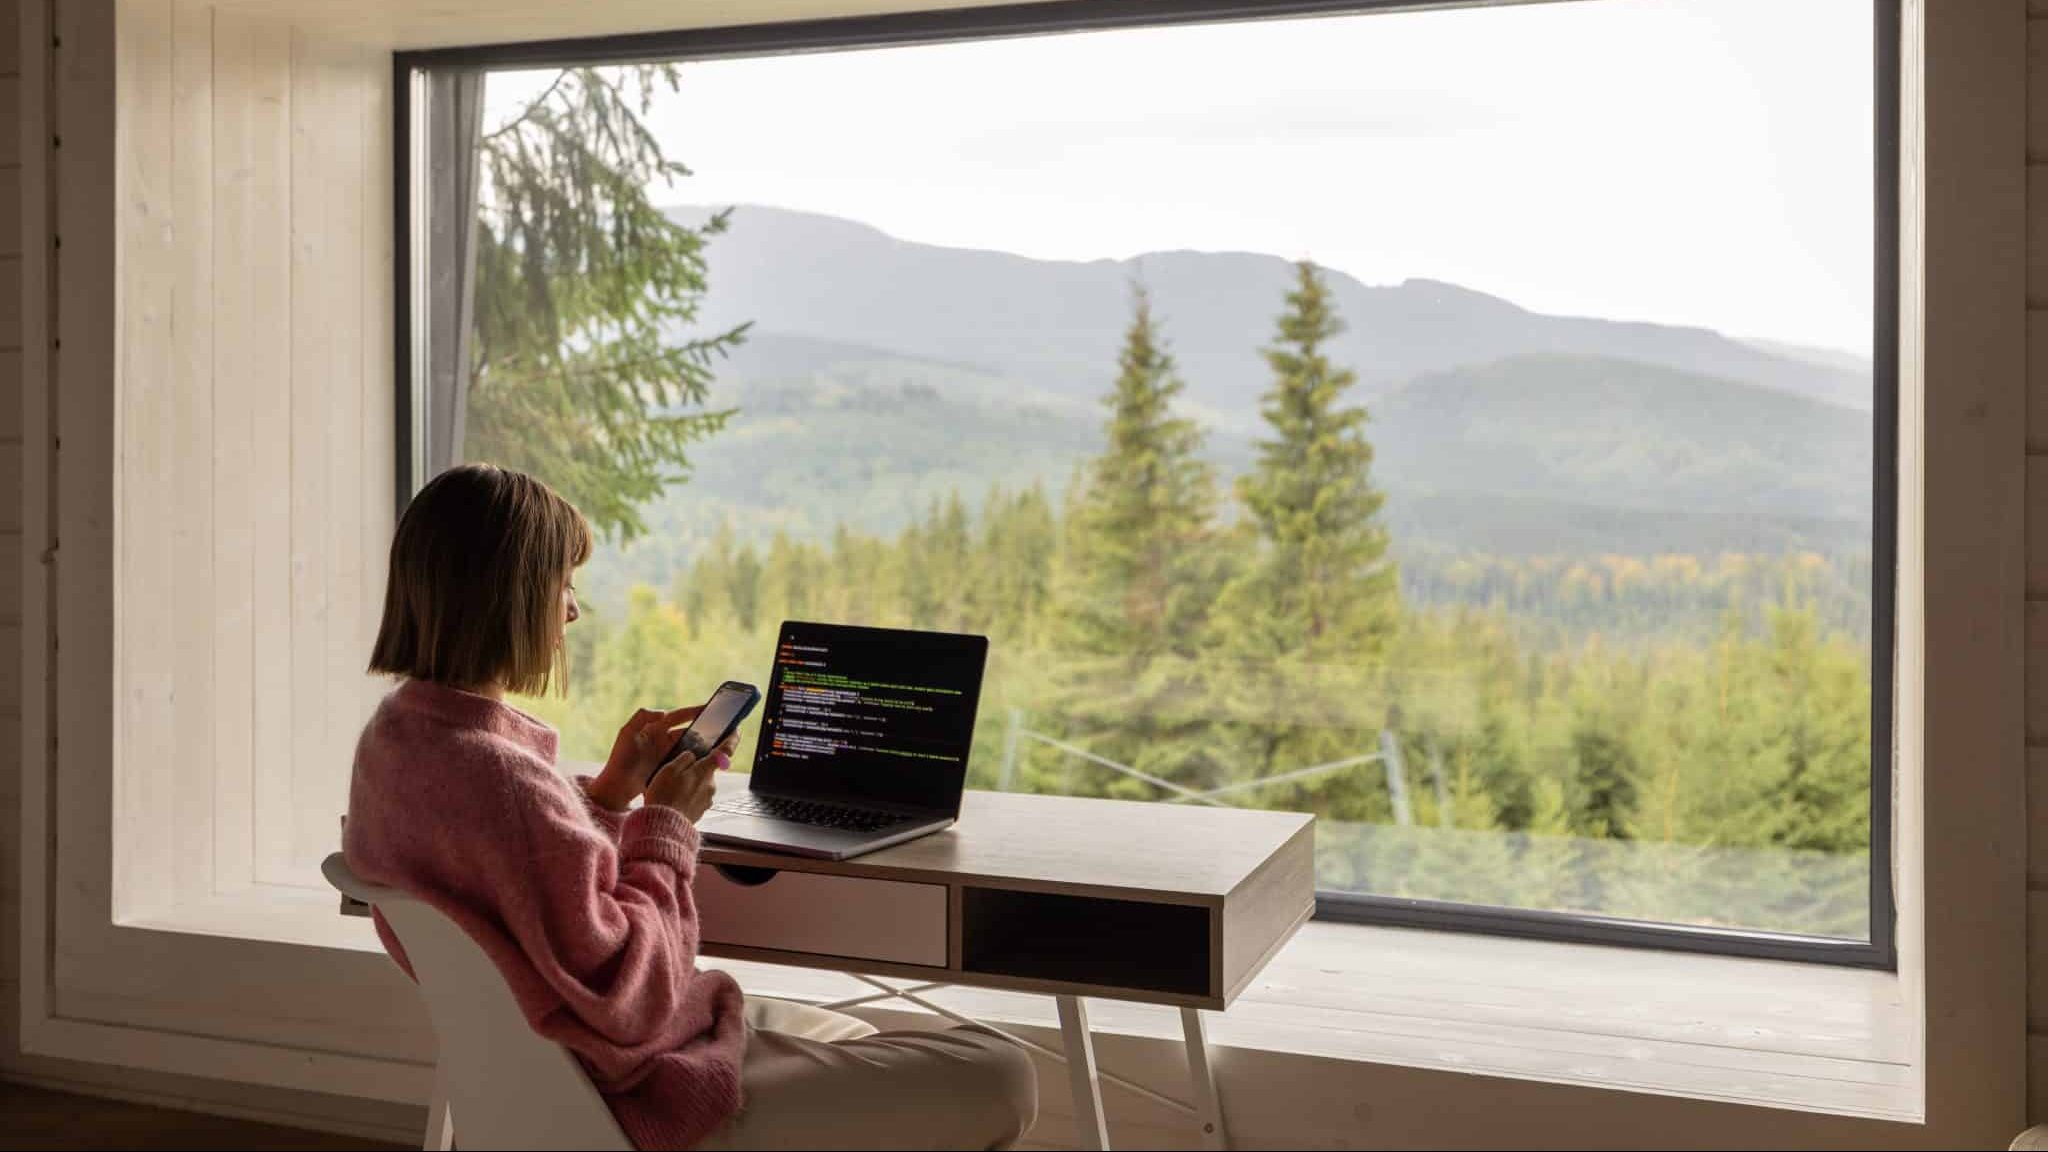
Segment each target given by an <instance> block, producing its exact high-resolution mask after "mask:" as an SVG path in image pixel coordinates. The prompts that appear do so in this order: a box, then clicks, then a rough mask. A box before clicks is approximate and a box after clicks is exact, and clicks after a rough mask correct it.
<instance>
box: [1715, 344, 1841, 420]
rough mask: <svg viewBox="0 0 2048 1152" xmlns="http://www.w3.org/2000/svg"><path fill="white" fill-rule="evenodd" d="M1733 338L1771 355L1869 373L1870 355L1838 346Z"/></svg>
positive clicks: (1826, 366) (1825, 366)
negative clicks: (1823, 346)
mask: <svg viewBox="0 0 2048 1152" xmlns="http://www.w3.org/2000/svg"><path fill="white" fill-rule="evenodd" d="M1735 339H1737V340H1740V341H1741V342H1742V343H1744V344H1747V345H1749V346H1750V347H1752V348H1755V349H1757V350H1758V351H1760V352H1768V353H1770V354H1771V355H1773V356H1783V357H1785V358H1787V359H1790V360H1804V361H1806V362H1807V363H1809V364H1819V365H1821V366H1822V367H1824V368H1836V369H1840V370H1842V371H1844V372H1849V373H1853V374H1856V375H1859V376H1863V377H1865V378H1868V377H1869V376H1870V374H1871V369H1870V357H1868V356H1862V355H1858V354H1857V353H1854V352H1844V351H1842V350H1841V349H1839V348H1815V347H1813V346H1812V345H1810V344H1788V343H1786V342H1785V341H1783V340H1766V339H1764V338H1763V337H1761V336H1738V337H1735ZM1862 403H1863V404H1865V405H1868V404H1869V403H1870V401H1869V400H1868V399H1867V398H1866V399H1864V400H1863V401H1862Z"/></svg>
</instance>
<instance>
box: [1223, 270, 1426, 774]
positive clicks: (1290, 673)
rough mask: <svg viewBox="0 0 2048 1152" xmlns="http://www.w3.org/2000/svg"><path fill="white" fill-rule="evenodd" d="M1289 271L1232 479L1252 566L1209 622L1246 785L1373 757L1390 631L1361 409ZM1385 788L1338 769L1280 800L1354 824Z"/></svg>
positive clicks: (1316, 284) (1304, 285) (1314, 278)
mask: <svg viewBox="0 0 2048 1152" xmlns="http://www.w3.org/2000/svg"><path fill="white" fill-rule="evenodd" d="M1295 272H1296V275H1295V284H1294V288H1293V290H1292V291H1290V292H1289V293H1288V294H1287V302H1286V308H1285V310H1284V311H1283V312H1282V313H1281V315H1280V317H1279V320H1278V324H1277V333H1276V338H1275V340H1274V342H1273V344H1272V345H1271V346H1269V347H1268V348H1266V349H1265V358H1266V363H1267V365H1268V367H1270V368H1271V369H1272V373H1273V383H1272V386H1271V387H1270V388H1269V389H1268V391H1267V392H1266V395H1265V398H1264V402H1263V404H1262V405H1261V409H1260V411H1261V414H1262V415H1263V416H1264V418H1265V421H1266V424H1267V425H1268V427H1269V428H1270V429H1271V433H1272V434H1271V436H1270V438H1268V439H1266V440H1263V441H1261V442H1260V443H1259V446H1258V457H1257V461H1256V463H1255V465H1254V467H1253V469H1252V470H1251V471H1250V472H1248V473H1247V474H1245V475H1243V476H1241V477H1239V478H1238V483H1237V493H1238V500H1239V502H1240V503H1241V504H1242V505H1243V507H1244V510H1245V513H1246V516H1245V528H1244V532H1245V534H1246V535H1248V536H1251V537H1253V539H1254V543H1252V544H1251V545H1250V547H1251V548H1252V550H1254V551H1255V553H1256V556H1257V559H1256V561H1255V562H1254V563H1253V564H1251V565H1250V566H1249V567H1248V568H1247V569H1246V570H1245V571H1243V572H1242V573H1240V574H1239V575H1237V576H1236V577H1235V578H1234V579H1232V580H1231V581H1230V583H1229V584H1228V585H1227V586H1226V587H1225V588H1224V590H1223V593H1222V595H1221V596H1220V597H1219V598H1218V601H1217V604H1216V609H1215V612H1214V613H1213V615H1212V618H1211V630H1210V635H1211V637H1212V641H1213V643H1214V644H1215V645H1216V648H1217V651H1218V656H1219V659H1218V660H1217V661H1215V662H1214V663H1213V665H1212V667H1213V669H1214V671H1215V673H1217V674H1220V675H1223V676H1225V677H1227V678H1228V682H1227V683H1223V684H1219V685H1217V686H1216V687H1215V689H1214V695H1215V696H1216V697H1217V699H1218V700H1219V701H1221V707H1222V709H1223V712H1224V714H1225V715H1227V716H1228V717H1230V719H1231V721H1232V723H1231V724H1230V725H1229V732H1230V739H1229V740H1228V741H1227V742H1226V744H1225V745H1224V746H1225V747H1227V749H1228V751H1227V754H1228V755H1229V756H1230V757H1231V758H1232V759H1233V761H1234V762H1235V764H1236V771H1237V772H1238V774H1240V775H1242V776H1245V777H1253V776H1263V775H1270V774H1273V773H1277V772H1282V771H1287V770H1291V769H1295V768H1304V767H1308V766H1310V765H1313V764H1317V763H1322V762H1326V761H1331V760H1337V759H1341V758H1343V757H1345V756H1347V755H1362V754H1366V753H1369V752H1371V751H1372V750H1373V748H1374V746H1375V740H1376V734H1377V730H1378V728H1379V727H1380V725H1381V724H1382V723H1383V722H1384V721H1385V718H1386V709H1387V707H1388V705H1389V703H1390V699H1389V697H1388V695H1387V691H1386V686H1385V685H1384V683H1383V682H1382V680H1383V677H1382V676H1381V675H1380V673H1381V672H1382V671H1383V669H1382V665H1383V656H1384V653H1385V651H1386V649H1387V646H1388V644H1389V642H1390V641H1391V639H1392V637H1393V635H1394V633H1395V630H1396V629H1397V627H1398V625H1399V622H1400V588H1399V585H1398V583H1397V579H1396V573H1395V568H1394V561H1393V559H1392V557H1390V556H1389V555H1388V538H1387V531H1386V528H1385V527H1384V526H1383V525H1382V524H1381V522H1380V510H1381V505H1382V504H1383V503H1384V502H1385V497H1384V496H1382V495H1381V493H1380V491H1379V489H1378V488H1377V487H1375V486H1374V484H1373V481H1372V475H1371V471H1372V460H1373V450H1372V444H1371V443H1370V442H1369V441H1368V440H1367V439H1366V435H1365V429H1366V422H1367V415H1366V410H1365V408H1364V407H1363V406H1362V405H1360V404H1358V403H1356V402H1355V401H1354V400H1353V398H1352V396H1351V392H1352V389H1353V387H1354V386H1355V385H1356V383H1357V380H1358V376H1357V373H1356V372H1354V371H1352V370H1351V369H1349V368H1344V367H1340V366H1338V365H1337V364H1335V363H1333V362H1332V361H1331V359H1330V356H1329V344H1330V341H1331V340H1332V339H1334V338H1335V337H1336V336H1337V335H1338V334H1339V333H1341V332H1342V331H1344V324H1343V321H1342V320H1340V319H1339V318H1338V316H1337V314H1336V309H1335V302H1334V301H1333V300H1332V299H1331V296H1330V290H1329V285H1328V284H1327V283H1326V282H1325V281H1324V279H1323V276H1322V273H1321V272H1320V271H1319V270H1318V269H1317V268H1316V266H1315V265H1314V264H1312V263H1309V262H1308V261H1302V262H1301V263H1300V264H1298V265H1297V266H1296V270H1295ZM1385 787H1386V786H1385V783H1384V781H1383V779H1379V780H1376V779H1375V778H1374V776H1373V773H1372V772H1371V771H1369V770H1351V771H1345V772H1336V773H1332V774H1329V775H1326V776H1314V777H1309V778H1305V779H1304V780H1303V781H1302V782H1301V783H1300V784H1299V785H1298V786H1294V787H1291V788H1289V789H1287V790H1286V791H1287V792H1288V793H1290V794H1291V798H1292V802H1294V803H1298V804H1308V805H1310V806H1312V807H1314V808H1315V810H1317V811H1326V810H1332V809H1342V810H1345V811H1348V812H1352V813H1359V814H1364V813H1368V812H1374V813H1376V812H1387V811H1390V809H1389V808H1388V807H1387V806H1386V802H1385V800H1383V799H1372V800H1370V801H1368V798H1367V795H1366V794H1368V793H1380V794H1383V793H1384V791H1385ZM1255 795H1256V794H1255ZM1275 798H1276V797H1262V798H1260V799H1259V800H1254V801H1253V802H1270V801H1271V800H1273V799H1275ZM1248 799H1250V797H1248Z"/></svg>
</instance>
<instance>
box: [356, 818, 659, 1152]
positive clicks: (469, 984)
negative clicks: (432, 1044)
mask: <svg viewBox="0 0 2048 1152" xmlns="http://www.w3.org/2000/svg"><path fill="white" fill-rule="evenodd" d="M320 870H321V871H322V872H324V873H325V874H326V875H327V882H328V883H329V884H332V885H334V887H335V888H337V889H339V890H340V891H341V892H342V893H343V894H344V895H347V896H350V897H353V898H354V899H357V900H360V901H362V902H363V903H365V904H368V905H371V906H372V907H374V908H376V909H377V910H378V911H379V912H382V913H383V914H384V919H385V921H386V922H387V923H389V924H390V925H391V930H392V932H393V933H395V934H396V935H397V936H398V940H399V942H400V943H401V944H403V945H404V946H405V955H406V959H408V960H410V961H411V962H412V970H413V975H414V976H416V977H417V978H418V979H419V987H420V994H421V995H422V996H423V997H425V999H426V1002H427V1016H428V1018H429V1019H431V1020H432V1022H433V1025H434V1039H435V1041H436V1043H437V1044H438V1045H439V1048H440V1053H439V1056H438V1058H437V1067H436V1069H435V1072H434V1100H433V1104H432V1105H431V1107H430V1109H429V1111H428V1113H427V1135H426V1141H425V1144H424V1145H423V1147H425V1148H427V1149H429V1150H430V1152H435V1150H441V1149H447V1148H450V1147H452V1146H453V1141H454V1135H455V1129H454V1121H455V1119H456V1118H458V1117H459V1118H460V1119H461V1121H462V1144H463V1146H464V1147H466V1148H577V1149H581V1148H592V1149H603V1150H606V1152H611V1150H620V1152H632V1148H633V1144H632V1142H631V1141H629V1140H627V1139H626V1134H625V1133H624V1132H622V1131H620V1130H619V1124H618V1121H616V1120H614V1119H612V1113H611V1109H610V1108H608V1107H606V1106H605V1102H604V1097H602V1096H600V1095H598V1092H597V1089H596V1087H594V1086H593V1085H592V1084H591V1083H590V1077H589V1076H588V1075H586V1074H585V1073H584V1071H583V1066H582V1065H581V1064H579V1063H577V1061H576V1057H575V1056H574V1055H572V1054H570V1052H569V1051H568V1049H566V1048H563V1047H562V1046H561V1045H559V1044H556V1043H554V1042H553V1041H550V1040H548V1039H546V1038H544V1037H542V1036H541V1035H540V1034H539V1033H537V1032H535V1031H534V1030H533V1029H532V1027H530V1026H529V1025H528V1024H527V1023H526V1016H525V1014H524V1013H522V1012H520V1010H519V1003H518V1001H516V1000H514V999H513V998H512V990H511V989H510V988H509V987H507V986H506V984H505V978H504V977H503V976H500V975H499V974H498V969H497V966H496V965H494V964H492V963H491V958H490V957H489V956H488V955H486V954H485V953H484V950H483V949H482V948H480V947H478V946H477V943H476V941H474V940H471V939H470V938H469V935H468V933H466V932H464V931H463V930H462V929H461V928H460V927H458V926H457V925H456V924H455V922H454V921H452V920H450V919H448V918H447V917H446V916H443V915H442V914H441V913H440V912H438V911H436V910H435V909H434V908H433V906H431V905H429V904H424V903H421V902H420V901H418V900H415V899H413V898H412V897H410V896H407V895H405V894H404V893H402V892H397V891H394V890H392V889H389V888H379V887H377V886H376V885H374V884H368V883H365V882H364V881H363V880H362V879H361V878H360V877H358V876H357V875H356V874H355V873H354V872H353V871H351V870H350V868H349V866H348V863H347V861H345V860H343V859H342V857H341V853H339V852H336V853H335V854H333V855H332V856H329V857H328V858H327V860H326V862H325V863H323V864H322V865H321V866H320Z"/></svg>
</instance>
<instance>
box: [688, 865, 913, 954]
mask: <svg viewBox="0 0 2048 1152" xmlns="http://www.w3.org/2000/svg"><path fill="white" fill-rule="evenodd" d="M696 893H697V918H698V919H699V921H701V922H702V924H703V930H704V940H705V942H706V943H710V944H732V945H737V946H740V947H745V948H774V949H778V950H780V951H784V952H808V953H811V954H813V955H817V956H845V957H850V958H853V959H857V960H889V961H893V962H895V963H898V964H923V965H926V966H928V967H932V968H944V967H945V966H946V886H945V885H943V884H912V883H909V882H907V881H902V880H872V879H868V878H865V877H860V876H827V875H823V874H821V873H817V872H790V871H782V872H777V873H775V874H774V875H773V876H771V877H770V878H769V879H767V880H766V881H764V882H762V883H760V884H740V883H737V882H735V881H733V880H732V879H730V878H728V877H727V876H726V875H725V874H724V873H722V872H720V871H719V870H718V869H717V868H716V867H715V866H713V865H711V864H708V863H707V864H703V865H700V866H699V867H698V869H697V883H696Z"/></svg>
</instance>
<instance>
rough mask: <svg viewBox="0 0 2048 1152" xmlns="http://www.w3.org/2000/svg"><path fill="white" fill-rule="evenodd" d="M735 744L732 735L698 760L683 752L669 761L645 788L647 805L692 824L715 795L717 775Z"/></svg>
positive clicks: (726, 764)
mask: <svg viewBox="0 0 2048 1152" xmlns="http://www.w3.org/2000/svg"><path fill="white" fill-rule="evenodd" d="M739 743H740V738H739V734H738V733H734V734H733V735H731V736H728V737H726V738H725V740H724V741H723V742H722V743H720V744H719V746H718V747H716V748H714V749H712V750H711V755H709V756H706V757H704V758H703V759H701V760H700V759H698V758H697V755H696V754H695V753H693V752H685V753H683V754H682V755H680V756H677V757H676V758H675V759H673V760H671V761H669V762H668V766H667V767H665V768H663V769H662V770H661V771H660V773H659V774H658V775H656V776H655V777H654V780H653V782H652V783H650V784H648V785H647V802H648V803H649V804H663V805H666V806H668V807H670V808H674V809H676V810H677V811H679V812H681V813H682V814H683V817H684V818H685V819H687V820H688V821H689V822H690V823H692V824H695V823H696V822H697V821H698V820H699V819H701V818H703V815H704V813H705V812H706V811H708V810H709V809H710V808H711V800H712V797H713V796H714V795H715V794H716V793H717V792H718V773H719V772H720V771H722V770H724V769H726V768H729V767H731V766H732V753H733V749H735V748H737V747H739Z"/></svg>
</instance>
